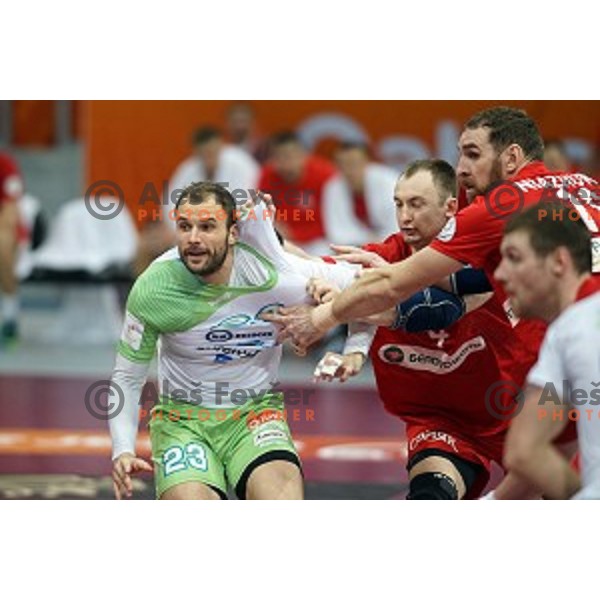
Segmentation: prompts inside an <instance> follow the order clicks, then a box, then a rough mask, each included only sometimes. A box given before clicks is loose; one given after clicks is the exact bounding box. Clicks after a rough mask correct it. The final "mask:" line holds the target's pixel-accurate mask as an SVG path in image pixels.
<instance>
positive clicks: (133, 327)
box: [121, 312, 144, 352]
mask: <svg viewBox="0 0 600 600" xmlns="http://www.w3.org/2000/svg"><path fill="white" fill-rule="evenodd" d="M143 337H144V324H143V323H142V322H141V321H140V320H139V319H137V318H136V317H134V316H133V315H132V314H131V313H129V312H127V313H126V314H125V323H124V324H123V332H122V334H121V340H122V341H123V343H125V344H127V345H128V346H129V347H130V348H131V349H132V350H135V351H136V352H137V351H138V350H139V349H140V347H141V346H142V338H143Z"/></svg>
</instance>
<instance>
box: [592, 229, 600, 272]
mask: <svg viewBox="0 0 600 600" xmlns="http://www.w3.org/2000/svg"><path fill="white" fill-rule="evenodd" d="M592 273H600V237H595V238H592Z"/></svg>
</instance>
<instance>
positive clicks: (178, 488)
mask: <svg viewBox="0 0 600 600" xmlns="http://www.w3.org/2000/svg"><path fill="white" fill-rule="evenodd" d="M159 499H160V500H221V495H220V494H219V493H218V492H217V491H216V490H214V489H213V488H211V487H210V486H208V485H205V484H204V483H200V482H199V481H190V482H186V483H179V484H177V485H174V486H173V487H170V488H169V489H167V490H165V491H164V492H163V493H162V494H161V495H160V498H159Z"/></svg>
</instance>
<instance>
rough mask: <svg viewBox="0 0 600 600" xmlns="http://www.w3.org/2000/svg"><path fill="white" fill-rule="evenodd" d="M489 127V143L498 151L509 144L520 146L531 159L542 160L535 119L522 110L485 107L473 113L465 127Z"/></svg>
mask: <svg viewBox="0 0 600 600" xmlns="http://www.w3.org/2000/svg"><path fill="white" fill-rule="evenodd" d="M480 127H486V128H487V129H489V135H490V143H491V144H492V146H493V147H494V150H496V152H498V153H500V152H502V151H503V150H504V149H506V148H507V147H508V146H510V145H511V144H517V145H519V146H521V148H522V149H523V152H524V153H525V156H527V158H529V159H531V160H542V159H543V157H544V142H543V141H542V136H541V135H540V132H539V129H538V127H537V125H536V123H535V121H534V120H533V119H532V118H531V117H530V116H529V115H528V114H527V113H526V112H525V111H524V110H521V109H518V108H511V107H509V106H495V107H493V108H487V109H485V110H482V111H481V112H478V113H477V114H475V115H473V116H472V117H471V118H470V119H469V120H468V121H467V122H466V124H465V129H479V128H480Z"/></svg>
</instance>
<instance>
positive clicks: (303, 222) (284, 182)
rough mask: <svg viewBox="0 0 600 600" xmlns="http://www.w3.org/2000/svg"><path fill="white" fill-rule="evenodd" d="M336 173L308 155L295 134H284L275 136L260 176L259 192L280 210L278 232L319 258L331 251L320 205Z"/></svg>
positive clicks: (329, 165) (325, 163)
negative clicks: (271, 198)
mask: <svg viewBox="0 0 600 600" xmlns="http://www.w3.org/2000/svg"><path fill="white" fill-rule="evenodd" d="M335 173H336V170H335V167H334V166H333V164H332V163H330V162H329V161H328V160H325V159H324V158H320V157H318V156H314V155H312V154H307V152H306V150H305V149H304V147H303V146H302V143H301V141H300V139H299V138H298V136H297V135H296V134H295V133H293V132H281V133H279V134H277V135H275V136H274V137H273V139H272V141H271V160H270V161H269V162H268V163H267V164H266V165H265V166H264V167H263V169H262V172H261V174H260V179H259V184H258V187H259V189H261V190H262V191H263V192H266V193H268V194H270V195H271V196H272V197H273V201H274V203H275V206H276V207H277V229H278V230H280V231H281V233H282V234H283V236H284V237H285V239H286V240H288V241H291V242H293V243H294V244H296V245H299V246H301V247H302V249H303V250H305V251H306V252H308V253H309V254H313V255H316V256H318V255H320V254H324V253H326V252H327V250H328V246H327V242H326V240H325V228H324V225H323V215H322V206H321V204H322V195H323V188H324V187H325V184H326V183H327V182H328V181H329V180H330V179H331V177H333V175H335Z"/></svg>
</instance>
